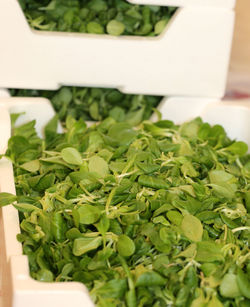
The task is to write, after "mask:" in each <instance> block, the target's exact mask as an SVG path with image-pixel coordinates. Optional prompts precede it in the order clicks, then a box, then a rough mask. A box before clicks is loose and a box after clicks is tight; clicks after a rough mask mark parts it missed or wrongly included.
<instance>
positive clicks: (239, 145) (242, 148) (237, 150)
mask: <svg viewBox="0 0 250 307" xmlns="http://www.w3.org/2000/svg"><path fill="white" fill-rule="evenodd" d="M225 150H227V151H230V152H231V153H233V154H235V155H238V156H243V155H245V154H246V153H247V151H248V146H247V144H246V143H244V142H234V143H233V144H232V145H230V146H228V147H226V148H225Z"/></svg>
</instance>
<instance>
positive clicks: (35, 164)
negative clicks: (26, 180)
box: [20, 160, 40, 173]
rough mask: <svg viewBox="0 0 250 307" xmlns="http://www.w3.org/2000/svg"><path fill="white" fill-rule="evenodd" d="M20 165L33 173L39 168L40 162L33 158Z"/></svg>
mask: <svg viewBox="0 0 250 307" xmlns="http://www.w3.org/2000/svg"><path fill="white" fill-rule="evenodd" d="M20 167H21V168H23V169H25V170H26V171H28V172H31V173H35V172H37V171H38V170H39V168H40V162H39V160H33V161H30V162H26V163H24V164H22V165H21V166H20Z"/></svg>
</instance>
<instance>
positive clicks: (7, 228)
mask: <svg viewBox="0 0 250 307" xmlns="http://www.w3.org/2000/svg"><path fill="white" fill-rule="evenodd" d="M160 109H161V111H162V112H163V118H167V119H171V120H174V121H175V122H176V123H181V122H183V121H186V120H190V119H192V118H193V117H195V116H201V117H202V118H203V119H204V120H205V121H207V122H209V123H211V124H221V125H223V126H224V128H225V129H226V132H227V133H228V135H229V136H230V137H231V138H237V139H240V140H244V141H245V142H247V143H248V145H249V146H250V120H249V119H250V100H246V101H241V100H239V101H233V102H232V101H223V102H222V101H220V100H219V99H217V100H216V99H201V98H200V99H194V98H192V99H188V98H183V97H182V98H178V97H174V98H169V99H166V100H165V101H163V102H162V105H161V107H160ZM16 112H25V113H26V115H25V116H23V117H21V118H20V120H19V124H21V123H23V122H26V121H29V120H31V119H36V120H37V129H38V132H39V134H42V129H43V127H44V125H45V124H46V123H47V121H48V120H49V119H50V118H51V117H52V116H53V114H54V111H53V109H52V107H51V105H50V103H49V101H48V100H47V99H44V98H0V116H1V117H0V123H1V127H0V149H1V152H4V150H5V149H6V146H7V140H8V138H9V136H10V133H11V131H10V118H9V113H16ZM0 191H1V192H9V193H15V187H14V177H13V170H12V165H11V163H10V162H9V161H7V160H0ZM19 232H20V229H19V220H18V213H17V210H16V209H14V207H12V206H7V207H4V208H2V214H1V215H0V235H1V236H2V237H1V238H0V242H1V245H3V246H2V248H3V249H4V250H5V257H4V260H5V263H4V266H3V268H4V276H3V285H4V288H3V298H4V305H3V306H4V307H10V306H12V307H32V306H33V305H34V302H35V305H36V307H44V306H46V307H69V306H74V307H82V306H84V307H92V306H93V303H92V302H91V300H90V298H89V295H88V292H87V290H86V288H85V287H84V285H82V284H80V283H75V282H74V283H68V282H66V283H41V282H37V281H35V280H33V279H32V278H31V277H30V276H29V267H28V259H27V257H26V256H24V255H22V247H21V244H20V243H19V242H17V240H16V235H17V234H18V233H19ZM3 242H4V243H5V244H3ZM2 248H1V252H2Z"/></svg>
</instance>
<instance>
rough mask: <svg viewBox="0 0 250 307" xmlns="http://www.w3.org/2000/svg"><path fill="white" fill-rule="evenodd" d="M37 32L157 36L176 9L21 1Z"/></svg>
mask: <svg viewBox="0 0 250 307" xmlns="http://www.w3.org/2000/svg"><path fill="white" fill-rule="evenodd" d="M19 3H20V4H21V7H22V9H23V11H24V13H25V15H26V18H27V20H28V22H29V24H30V26H31V27H32V28H34V29H37V30H46V31H64V32H81V33H93V34H103V33H108V34H110V35H115V36H117V35H140V36H145V35H147V36H156V35H159V34H160V33H161V32H162V31H163V30H164V29H165V27H166V24H167V23H168V21H169V19H170V18H171V16H172V15H173V14H174V12H175V11H176V8H175V7H165V6H163V7H160V6H142V5H134V4H131V3H128V2H127V1H125V0H106V1H104V0H83V1H81V0H70V1H69V0H43V1H38V0H19Z"/></svg>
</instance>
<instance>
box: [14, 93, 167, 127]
mask: <svg viewBox="0 0 250 307" xmlns="http://www.w3.org/2000/svg"><path fill="white" fill-rule="evenodd" d="M10 93H11V95H12V96H19V97H45V98H48V99H50V101H51V103H52V105H53V107H54V109H55V110H56V112H57V113H58V116H59V119H60V121H62V122H63V123H64V122H65V120H66V117H67V116H68V115H70V116H72V117H74V118H75V119H80V118H82V119H83V120H87V121H88V120H94V121H100V120H103V119H105V118H106V117H108V116H110V117H112V118H114V119H115V120H116V121H128V122H129V123H130V124H131V125H138V124H139V123H140V122H141V121H143V120H145V119H149V117H150V116H151V114H152V112H153V108H156V107H157V105H158V104H159V102H160V101H161V99H162V97H160V96H144V95H128V94H126V95H125V94H122V93H121V92H119V91H118V90H115V89H104V88H87V87H84V88H81V87H80V88H79V87H63V88H61V89H60V90H58V91H42V90H18V89H10Z"/></svg>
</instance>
